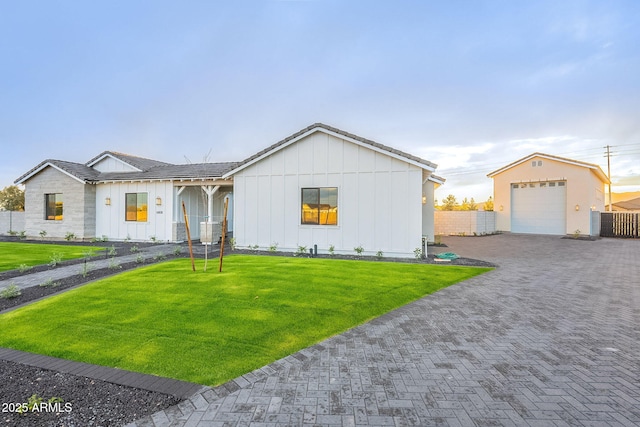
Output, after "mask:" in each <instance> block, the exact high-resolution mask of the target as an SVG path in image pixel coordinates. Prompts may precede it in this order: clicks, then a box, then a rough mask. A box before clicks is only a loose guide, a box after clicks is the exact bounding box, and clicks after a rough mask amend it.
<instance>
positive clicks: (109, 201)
mask: <svg viewBox="0 0 640 427" xmlns="http://www.w3.org/2000/svg"><path fill="white" fill-rule="evenodd" d="M104 204H105V205H107V206H111V197H107V198H106V199H104Z"/></svg>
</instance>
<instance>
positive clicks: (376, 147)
mask: <svg viewBox="0 0 640 427" xmlns="http://www.w3.org/2000/svg"><path fill="white" fill-rule="evenodd" d="M315 132H323V133H326V134H328V135H333V136H335V137H337V138H340V139H344V140H347V141H349V142H351V143H353V144H356V145H359V146H362V147H366V148H368V149H370V150H373V151H377V152H379V153H383V154H386V155H388V156H390V157H393V158H396V159H399V160H402V161H405V162H407V163H410V164H413V165H415V166H418V167H420V168H422V169H426V170H428V171H430V172H433V171H435V169H436V168H437V165H436V164H435V163H431V162H429V161H428V160H424V159H421V158H420V157H416V156H413V155H411V154H408V153H405V152H403V151H400V150H396V149H395V148H392V147H389V146H386V145H383V144H380V143H377V142H375V141H371V140H369V139H365V138H362V137H359V136H357V135H354V134H351V133H348V132H345V131H343V130H340V129H337V128H334V127H331V126H327V125H325V124H323V123H315V124H313V125H311V126H308V127H306V128H304V129H302V130H300V131H298V132H296V133H294V134H293V135H291V136H288V137H287V138H285V139H283V140H281V141H278V142H276V143H275V144H273V145H271V146H270V147H267V148H265V149H264V150H262V151H259V152H258V153H256V154H254V155H253V156H250V157H248V158H246V159H245V160H243V161H242V162H240V163H238V164H237V166H236V167H235V168H233V169H232V170H230V171H229V172H227V173H226V174H224V176H223V178H227V177H229V176H232V175H234V174H235V173H237V172H239V171H241V170H243V169H245V168H247V167H249V166H251V165H253V164H255V163H257V162H259V161H261V160H262V159H264V158H266V157H269V156H270V155H272V154H274V153H276V152H278V151H280V150H282V149H284V148H286V147H288V146H290V145H292V144H295V143H296V142H298V141H300V140H302V139H304V138H306V137H307V136H309V135H311V134H313V133H315Z"/></svg>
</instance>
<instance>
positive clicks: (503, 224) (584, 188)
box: [487, 153, 609, 235]
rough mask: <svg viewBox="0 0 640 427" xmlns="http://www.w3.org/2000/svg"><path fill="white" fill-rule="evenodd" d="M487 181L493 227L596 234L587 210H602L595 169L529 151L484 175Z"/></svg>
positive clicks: (602, 180)
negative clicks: (491, 204) (489, 186)
mask: <svg viewBox="0 0 640 427" xmlns="http://www.w3.org/2000/svg"><path fill="white" fill-rule="evenodd" d="M487 176H488V177H490V178H493V194H494V196H493V199H494V209H495V211H496V216H497V218H496V222H497V229H498V230H501V231H509V232H512V233H532V234H557V235H566V234H571V235H573V234H582V235H594V234H597V230H596V229H597V224H596V223H595V221H596V220H594V216H593V215H592V212H595V211H604V199H605V198H604V185H605V184H608V183H609V180H608V178H607V176H606V175H605V173H604V172H603V171H602V169H601V168H600V167H599V166H598V165H594V164H591V163H586V162H582V161H578V160H572V159H567V158H563V157H558V156H552V155H549V154H543V153H533V154H530V155H528V156H526V157H523V158H521V159H519V160H516V161H515V162H513V163H510V164H508V165H506V166H504V167H502V168H500V169H498V170H495V171H493V172H491V173H489V174H488V175H487Z"/></svg>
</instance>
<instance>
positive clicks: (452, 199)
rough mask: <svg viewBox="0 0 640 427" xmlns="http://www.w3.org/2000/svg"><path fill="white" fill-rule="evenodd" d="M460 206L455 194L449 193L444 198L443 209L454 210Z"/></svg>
mask: <svg viewBox="0 0 640 427" xmlns="http://www.w3.org/2000/svg"><path fill="white" fill-rule="evenodd" d="M457 207H458V201H457V200H456V196H454V195H453V194H449V195H448V196H447V197H445V198H444V199H442V210H443V211H453V210H455V209H456V208H457Z"/></svg>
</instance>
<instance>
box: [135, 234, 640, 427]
mask: <svg viewBox="0 0 640 427" xmlns="http://www.w3.org/2000/svg"><path fill="white" fill-rule="evenodd" d="M444 242H445V243H446V244H448V245H449V247H448V248H443V250H442V251H453V252H456V253H458V254H459V255H461V256H465V257H469V258H478V259H483V260H487V261H492V262H495V263H496V264H498V265H500V267H499V268H497V269H496V270H494V271H492V272H490V273H487V274H485V275H482V276H479V277H476V278H473V279H471V280H467V281H465V282H463V283H460V284H457V285H454V286H451V287H449V288H447V289H444V290H442V291H440V292H438V293H436V294H434V295H431V296H427V297H425V298H423V299H421V300H419V301H416V302H414V303H412V304H409V305H407V306H405V307H402V308H400V309H398V310H395V311H393V312H391V313H388V314H387V315H385V316H382V317H380V318H378V319H375V320H373V321H371V322H369V323H367V324H365V325H362V326H360V327H358V328H355V329H353V330H351V331H349V332H347V333H345V334H342V335H339V336H336V337H333V338H330V339H328V340H326V341H323V342H321V343H319V344H317V345H315V346H313V347H310V348H308V349H305V350H303V351H300V352H298V353H296V354H294V355H291V356H289V357H287V358H285V359H282V360H279V361H277V362H275V363H273V364H271V365H269V366H265V367H264V368H261V369H259V370H257V371H254V372H252V373H249V374H247V375H244V376H243V377H240V378H237V379H236V380H234V381H231V382H229V383H227V384H225V385H223V386H221V387H217V388H215V389H208V388H207V389H204V390H203V391H202V392H199V393H197V394H195V395H194V396H192V397H191V399H189V400H187V401H185V402H182V403H181V404H180V405H178V406H175V407H172V408H170V409H168V410H165V411H162V412H159V413H156V414H154V415H153V416H151V417H148V418H145V419H143V420H139V421H138V422H136V423H133V424H131V426H137V427H142V426H168V425H173V426H248V425H251V426H285V425H295V426H300V425H328V426H343V425H391V426H394V425H420V426H431V425H444V426H446V425H449V426H502V425H504V426H509V425H515V426H568V425H572V426H573V425H584V426H634V425H640V241H638V240H636V241H633V240H614V239H602V240H598V241H594V242H591V241H577V240H571V239H560V238H558V237H551V236H519V235H499V236H487V237H475V238H474V237H466V238H464V237H450V238H446V239H444ZM436 252H437V250H436Z"/></svg>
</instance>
